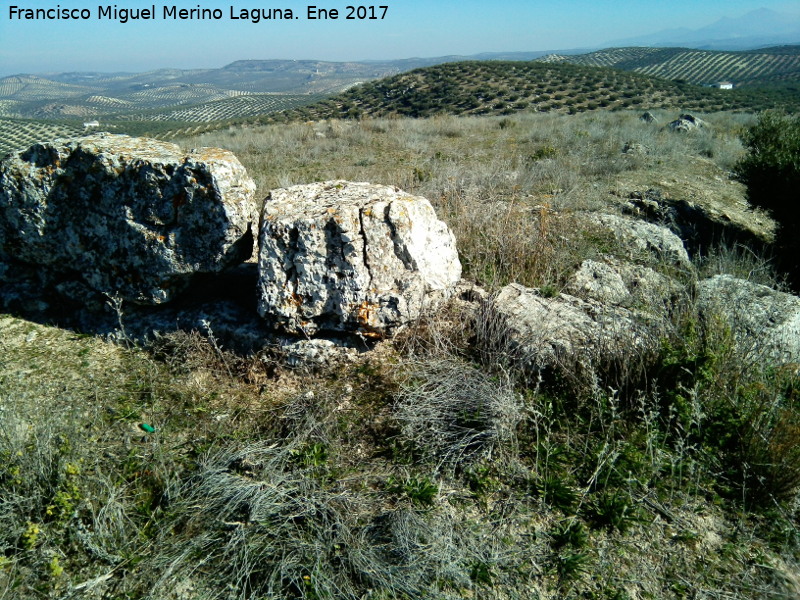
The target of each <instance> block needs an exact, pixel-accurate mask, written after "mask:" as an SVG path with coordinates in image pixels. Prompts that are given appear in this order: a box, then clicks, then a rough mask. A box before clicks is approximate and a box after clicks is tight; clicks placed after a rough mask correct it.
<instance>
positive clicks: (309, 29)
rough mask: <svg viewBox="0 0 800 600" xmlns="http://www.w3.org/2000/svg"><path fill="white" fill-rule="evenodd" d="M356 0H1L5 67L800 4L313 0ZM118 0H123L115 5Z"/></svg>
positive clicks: (337, 46) (368, 41) (485, 34)
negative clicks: (351, 8) (46, 17)
mask: <svg viewBox="0 0 800 600" xmlns="http://www.w3.org/2000/svg"><path fill="white" fill-rule="evenodd" d="M352 3H353V0H343V1H340V2H339V1H334V2H331V1H330V0H317V1H316V3H315V1H314V0H311V1H310V2H296V1H293V0H225V1H222V2H220V1H213V0H208V1H203V0H200V1H197V0H196V1H194V2H185V1H183V0H167V1H166V2H158V1H155V2H154V1H153V0H147V1H144V2H142V1H138V0H134V1H124V0H118V1H117V2H116V5H117V6H118V7H120V8H123V7H124V8H142V7H149V6H151V5H153V4H155V8H156V13H157V16H158V19H157V20H154V21H144V22H128V23H126V24H121V23H118V22H115V21H108V20H98V18H97V12H98V5H103V6H107V4H105V3H101V2H98V0H94V1H93V2H87V1H86V0H53V1H41V0H0V5H2V9H1V10H0V75H8V74H12V73H23V72H29V73H36V72H39V73H42V72H48V71H88V70H97V71H121V70H127V71H142V70H149V69H154V68H160V67H176V68H204V67H221V66H223V65H225V64H227V63H229V62H232V61H234V60H239V59H250V58H253V59H266V58H289V59H311V58H313V59H322V60H335V61H339V60H362V59H382V58H408V57H414V56H441V55H447V54H476V53H479V52H495V51H526V50H555V49H567V48H585V47H591V46H598V45H602V44H603V43H605V42H608V41H611V40H614V39H619V38H625V37H631V36H634V35H639V34H645V33H652V32H655V31H658V30H661V29H668V28H673V27H689V28H692V29H696V28H699V27H703V26H705V25H709V24H711V23H712V22H714V21H716V20H718V19H720V18H722V17H725V16H728V17H739V16H741V15H743V14H745V13H747V12H749V11H751V10H754V9H757V8H761V7H765V8H770V9H773V10H776V11H779V12H791V13H797V12H800V9H798V5H797V2H796V0H794V1H785V0H776V1H771V0H704V1H702V0H670V1H668V2H664V1H663V0H561V1H560V2H554V1H552V0H547V1H544V0H508V1H505V2H504V1H502V0H500V1H497V2H493V3H489V2H488V1H477V0H441V1H437V2H432V1H429V0H380V2H379V4H384V5H388V7H389V8H388V11H387V14H386V18H385V19H384V20H383V21H363V22H357V21H345V20H344V19H343V18H340V19H339V20H337V21H327V22H313V21H308V20H306V19H305V16H306V7H307V6H309V5H316V6H318V7H320V8H339V9H340V14H341V15H342V17H343V16H344V7H345V6H347V5H348V4H352ZM113 4H114V3H111V5H112V6H113ZM173 5H177V6H178V7H183V8H196V7H198V6H200V7H201V8H209V9H213V8H220V9H222V11H223V15H224V18H223V20H220V21H183V22H180V21H164V20H163V19H162V18H161V17H162V10H163V7H164V6H173ZM10 6H18V7H20V8H58V7H60V8H61V9H65V8H66V9H74V8H79V9H80V8H88V9H90V10H91V15H92V17H91V19H90V20H88V21H64V20H58V21H49V22H47V21H19V20H13V21H12V20H9V7H10ZM232 7H233V8H234V9H235V11H236V12H237V13H238V11H239V10H240V9H256V8H284V9H286V8H291V9H292V10H293V11H295V15H296V16H297V15H300V16H301V19H298V20H294V21H262V22H261V23H258V24H254V23H252V22H248V21H243V20H239V21H234V20H231V19H230V18H229V14H230V10H231V8H232Z"/></svg>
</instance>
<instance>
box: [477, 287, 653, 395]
mask: <svg viewBox="0 0 800 600" xmlns="http://www.w3.org/2000/svg"><path fill="white" fill-rule="evenodd" d="M658 325H659V321H658V320H655V319H652V318H650V317H649V316H646V315H644V314H641V313H635V312H633V311H631V310H628V309H626V308H622V307H618V306H609V305H607V304H604V303H602V302H598V301H595V300H591V299H587V300H583V299H580V298H577V297H575V296H571V295H569V294H563V293H562V294H559V295H557V296H555V297H546V296H543V295H542V293H541V292H540V290H537V289H533V288H527V287H524V286H522V285H519V284H517V283H512V284H510V285H508V286H506V287H504V288H503V289H502V290H500V292H499V293H498V294H497V295H496V296H495V297H494V298H493V299H492V300H491V301H490V302H489V303H487V307H486V311H485V314H484V315H483V316H482V318H481V319H480V321H479V339H480V341H481V343H482V346H483V347H486V348H488V349H489V351H490V352H491V354H492V355H493V356H501V357H504V358H505V359H506V360H509V361H510V362H512V363H513V364H515V365H517V367H519V368H521V369H522V370H523V371H526V372H528V373H529V374H530V375H531V376H533V377H536V376H539V375H542V374H546V373H556V374H557V375H558V376H559V377H561V378H563V379H568V380H572V381H573V382H576V383H578V384H581V385H587V384H593V383H595V382H597V381H598V380H599V379H600V377H613V376H615V375H620V374H622V373H623V371H630V370H631V369H636V368H640V367H641V365H643V364H645V363H646V361H647V360H649V359H650V357H651V356H652V355H653V354H654V352H655V351H656V350H657V348H658V339H659V337H660V330H659V329H658ZM626 376H627V375H623V378H624V377H626ZM606 383H610V382H608V381H606ZM612 383H613V382H612Z"/></svg>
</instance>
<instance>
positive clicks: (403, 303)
mask: <svg viewBox="0 0 800 600" xmlns="http://www.w3.org/2000/svg"><path fill="white" fill-rule="evenodd" d="M259 248H260V249H259V272H260V279H259V292H258V294H259V299H258V302H259V312H260V314H261V315H262V316H263V317H265V318H266V319H268V320H269V321H270V322H272V323H273V324H274V325H275V326H277V327H278V328H280V329H283V330H285V331H288V332H289V333H293V334H304V335H312V334H314V333H316V332H317V331H321V330H328V331H344V332H351V333H358V334H361V335H364V336H367V337H383V336H385V335H388V334H390V333H391V332H393V331H394V330H396V329H397V328H398V327H400V326H402V325H404V324H406V323H408V322H410V321H412V320H414V319H416V318H417V317H419V316H420V315H421V314H422V313H423V311H425V310H426V309H427V308H429V307H431V306H433V305H435V304H436V303H437V302H438V301H440V300H444V299H446V298H447V297H449V296H450V295H451V294H452V290H453V288H454V286H455V285H456V283H457V282H458V281H459V278H460V276H461V264H460V262H459V260H458V253H457V251H456V246H455V237H454V236H453V234H452V232H451V231H450V229H449V228H448V227H447V225H445V224H444V223H443V222H441V221H439V220H438V219H437V218H436V214H435V212H434V210H433V207H432V206H431V204H430V202H428V200H426V199H425V198H422V197H419V196H411V195H409V194H406V193H404V192H402V191H400V190H397V189H396V188H393V187H387V186H381V185H373V184H369V183H352V182H346V181H329V182H324V183H312V184H308V185H298V186H293V187H290V188H285V189H279V190H274V191H273V192H272V193H271V194H270V196H269V197H268V198H267V200H266V203H265V206H264V212H263V215H262V220H261V229H260V237H259Z"/></svg>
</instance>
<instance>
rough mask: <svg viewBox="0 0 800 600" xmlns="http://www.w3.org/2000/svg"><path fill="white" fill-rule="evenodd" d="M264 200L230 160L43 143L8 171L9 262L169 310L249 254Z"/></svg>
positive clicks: (97, 138) (60, 281) (154, 146)
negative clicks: (200, 278) (196, 285)
mask: <svg viewBox="0 0 800 600" xmlns="http://www.w3.org/2000/svg"><path fill="white" fill-rule="evenodd" d="M254 194H255V184H254V183H253V180H252V179H251V178H250V176H249V175H247V173H246V172H245V169H244V167H243V166H242V165H241V163H239V161H238V160H237V159H236V157H235V156H234V155H233V154H232V153H231V152H228V151H226V150H220V149H217V148H201V149H199V150H192V151H191V152H188V153H187V152H184V151H182V150H181V149H180V148H179V147H178V146H176V145H175V144H170V143H166V142H161V141H157V140H152V139H145V138H132V137H129V136H124V135H110V134H96V135H92V136H87V137H82V138H75V139H68V140H56V141H54V142H47V143H40V144H35V145H33V146H31V147H30V148H29V149H27V150H25V151H22V152H19V153H15V154H11V155H8V156H7V157H6V158H5V159H4V160H3V161H2V163H0V262H6V263H14V264H16V265H21V266H22V267H25V268H27V269H30V270H31V271H35V272H36V274H37V277H38V278H39V280H40V281H42V282H43V285H45V286H52V287H58V286H61V287H64V285H65V284H66V285H67V287H69V286H72V287H74V286H75V285H77V286H78V287H80V288H81V289H84V290H85V292H86V293H89V294H90V293H92V292H95V293H99V294H106V295H110V296H114V297H118V298H120V299H123V300H126V301H131V302H135V303H138V304H146V305H147V304H150V305H152V304H161V303H163V302H167V301H169V300H171V299H173V298H174V297H175V296H176V295H177V294H179V293H180V292H181V291H183V290H184V289H185V288H186V287H187V286H188V285H189V282H190V280H191V278H192V277H193V276H194V275H195V274H196V273H218V272H220V271H222V270H224V269H226V268H228V267H230V266H234V265H237V264H239V263H240V262H242V261H243V260H245V259H246V258H247V257H248V256H249V255H250V253H251V251H252V244H253V233H252V231H253V230H254V229H255V224H256V223H257V219H258V208H257V206H256V204H255V202H254V201H253V198H254ZM79 293H80V292H79Z"/></svg>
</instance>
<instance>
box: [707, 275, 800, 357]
mask: <svg viewBox="0 0 800 600" xmlns="http://www.w3.org/2000/svg"><path fill="white" fill-rule="evenodd" d="M697 301H698V304H699V307H700V309H701V310H702V311H703V312H704V313H705V314H706V315H707V316H709V317H713V316H722V317H723V318H724V319H725V321H726V323H727V325H728V326H729V327H730V328H731V332H732V333H733V338H734V343H735V345H736V349H737V350H738V352H739V353H740V355H741V356H742V358H743V359H744V360H749V361H752V362H757V363H761V364H767V363H772V364H787V363H798V362H800V298H798V297H797V296H793V295H792V294H786V293H783V292H778V291H776V290H773V289H772V288H769V287H767V286H764V285H759V284H757V283H752V282H750V281H745V280H743V279H737V278H736V277H733V276H731V275H717V276H715V277H712V278H710V279H705V280H703V281H701V282H700V283H699V284H698V286H697Z"/></svg>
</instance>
